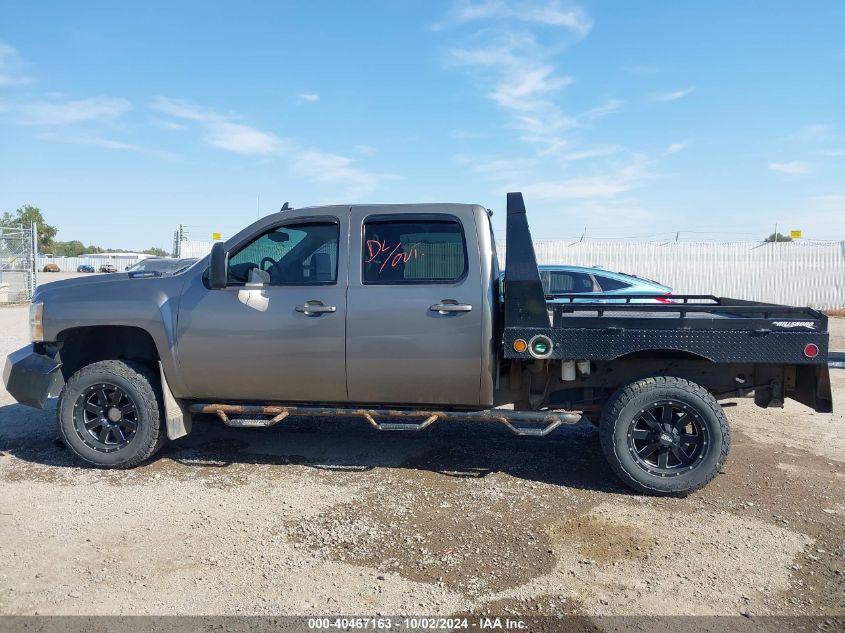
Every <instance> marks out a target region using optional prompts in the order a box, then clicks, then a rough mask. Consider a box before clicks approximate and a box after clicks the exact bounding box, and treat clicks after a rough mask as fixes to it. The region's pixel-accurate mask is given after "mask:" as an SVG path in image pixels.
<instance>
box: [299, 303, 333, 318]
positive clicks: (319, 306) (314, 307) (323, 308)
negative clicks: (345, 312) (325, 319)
mask: <svg viewBox="0 0 845 633" xmlns="http://www.w3.org/2000/svg"><path fill="white" fill-rule="evenodd" d="M296 311H297V312H302V313H303V314H307V315H308V316H312V315H316V314H324V313H326V312H336V311H337V308H335V307H334V306H327V305H324V304H323V302H322V301H306V302H305V303H303V304H302V305H299V306H296Z"/></svg>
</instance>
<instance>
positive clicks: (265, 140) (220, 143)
mask: <svg viewBox="0 0 845 633" xmlns="http://www.w3.org/2000/svg"><path fill="white" fill-rule="evenodd" d="M150 107H151V108H152V109H153V110H155V111H156V112H159V113H162V114H166V115H169V116H171V117H175V118H178V119H182V120H186V121H193V122H196V123H197V124H199V125H200V126H201V127H202V128H203V129H204V131H205V136H204V139H205V141H206V142H207V143H208V144H209V145H211V146H213V147H217V148H220V149H225V150H228V151H230V152H234V153H236V154H243V155H250V156H278V157H281V158H283V159H285V160H286V162H287V163H288V165H289V167H290V169H291V170H292V171H293V172H294V173H297V174H299V175H301V176H302V177H304V178H306V179H307V180H309V181H311V182H315V183H321V184H329V185H334V186H335V187H337V188H338V191H339V195H343V196H344V197H345V198H349V199H360V198H361V197H362V196H366V195H369V194H370V193H372V192H373V191H375V190H376V189H378V187H379V186H381V185H382V184H383V183H384V182H386V181H389V180H395V179H397V178H398V177H397V176H395V175H393V174H383V173H375V172H369V171H366V170H364V169H361V168H359V167H357V166H355V164H354V161H353V159H351V158H348V157H346V156H342V155H340V154H334V153H331V152H324V151H322V150H318V149H314V148H310V147H303V146H301V145H300V144H298V143H296V142H295V141H292V140H290V139H286V138H282V137H279V136H277V135H276V134H274V133H272V132H266V131H263V130H259V129H257V128H255V127H251V126H249V125H245V124H243V123H239V122H237V121H236V120H234V117H232V116H229V115H224V114H221V113H219V112H217V111H215V110H211V109H209V108H204V107H202V106H198V105H196V104H193V103H190V102H188V101H184V100H182V99H171V98H168V97H156V98H155V99H154V100H153V101H152V103H151V104H150ZM360 147H367V146H359V148H360Z"/></svg>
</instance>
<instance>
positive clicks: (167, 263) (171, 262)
mask: <svg viewBox="0 0 845 633" xmlns="http://www.w3.org/2000/svg"><path fill="white" fill-rule="evenodd" d="M179 262H180V260H178V259H142V260H141V261H140V262H138V263H137V264H135V265H134V266H131V267H130V268H129V272H130V273H140V272H155V273H170V272H173V269H174V268H175V266H176V265H177V264H178V263H179Z"/></svg>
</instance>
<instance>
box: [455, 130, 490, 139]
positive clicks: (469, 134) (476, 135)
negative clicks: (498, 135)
mask: <svg viewBox="0 0 845 633" xmlns="http://www.w3.org/2000/svg"><path fill="white" fill-rule="evenodd" d="M450 135H451V137H452V138H456V139H459V140H462V141H465V140H475V139H480V138H487V136H488V135H487V134H485V133H484V132H475V131H473V130H463V129H457V130H452V131H451V133H450Z"/></svg>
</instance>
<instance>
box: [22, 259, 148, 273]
mask: <svg viewBox="0 0 845 633" xmlns="http://www.w3.org/2000/svg"><path fill="white" fill-rule="evenodd" d="M141 259H142V258H140V257H138V256H136V255H127V256H118V255H114V256H106V257H103V256H102V255H82V256H80V257H47V256H45V255H39V256H38V271H39V272H40V271H42V270H44V266H46V265H47V264H56V266H58V267H59V270H61V271H62V272H63V273H75V272H76V269H77V267H79V266H81V265H82V264H89V265H91V266H93V267H94V270H95V271H96V270H99V269H100V266H102V265H103V264H114V266H115V268H117V270H118V271H119V272H122V271H124V270H125V269H126V268H128V267H129V266H132V265H134V264H137V263H138V262H139V261H141Z"/></svg>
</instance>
